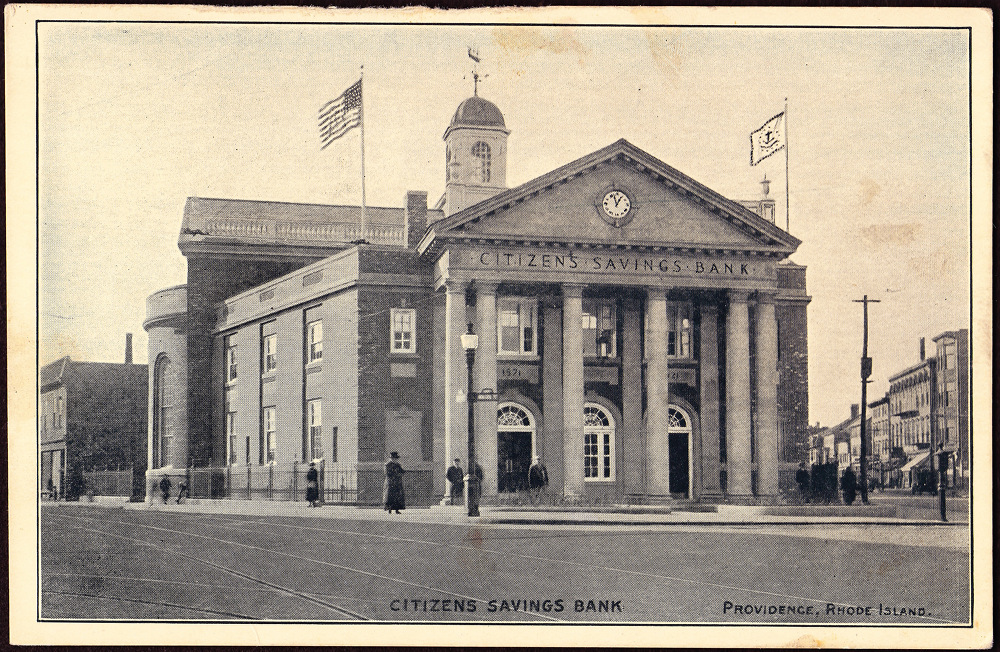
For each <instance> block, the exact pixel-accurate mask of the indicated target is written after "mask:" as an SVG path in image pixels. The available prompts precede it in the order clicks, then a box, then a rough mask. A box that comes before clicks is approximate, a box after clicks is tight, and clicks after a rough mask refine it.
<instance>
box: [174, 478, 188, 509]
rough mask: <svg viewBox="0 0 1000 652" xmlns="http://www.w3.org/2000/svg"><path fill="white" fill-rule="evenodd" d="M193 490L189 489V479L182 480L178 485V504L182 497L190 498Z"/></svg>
mask: <svg viewBox="0 0 1000 652" xmlns="http://www.w3.org/2000/svg"><path fill="white" fill-rule="evenodd" d="M190 497H191V492H190V491H188V483H187V480H186V479H185V480H181V483H180V484H179V485H177V504H178V505H180V504H181V498H190Z"/></svg>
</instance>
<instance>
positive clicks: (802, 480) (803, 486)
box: [795, 462, 809, 503]
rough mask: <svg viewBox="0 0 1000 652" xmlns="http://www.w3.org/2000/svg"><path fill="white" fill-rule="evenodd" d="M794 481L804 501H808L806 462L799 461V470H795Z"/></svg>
mask: <svg viewBox="0 0 1000 652" xmlns="http://www.w3.org/2000/svg"><path fill="white" fill-rule="evenodd" d="M795 482H796V484H798V485H799V494H800V495H801V496H802V500H803V501H804V502H807V503H808V502H809V471H807V470H806V463H805V462H799V470H798V471H796V472H795Z"/></svg>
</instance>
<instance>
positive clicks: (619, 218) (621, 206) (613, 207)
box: [594, 184, 637, 228]
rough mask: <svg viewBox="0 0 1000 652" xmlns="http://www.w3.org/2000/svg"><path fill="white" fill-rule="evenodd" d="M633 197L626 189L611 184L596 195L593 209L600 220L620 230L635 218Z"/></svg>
mask: <svg viewBox="0 0 1000 652" xmlns="http://www.w3.org/2000/svg"><path fill="white" fill-rule="evenodd" d="M634 197H635V195H634V194H633V193H632V191H631V190H630V189H628V188H625V187H623V186H619V185H616V184H611V185H610V186H608V187H606V188H605V189H604V190H602V191H601V192H600V194H598V195H597V198H596V200H595V201H594V208H596V209H597V214H598V215H599V216H600V218H601V219H602V220H604V221H605V222H607V223H608V224H610V225H611V226H613V227H615V228H621V227H623V226H625V225H626V224H628V223H629V222H631V221H632V218H634V217H635V212H636V208H637V206H636V203H635V199H634Z"/></svg>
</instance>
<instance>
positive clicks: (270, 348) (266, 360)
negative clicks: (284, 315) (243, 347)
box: [260, 333, 278, 374]
mask: <svg viewBox="0 0 1000 652" xmlns="http://www.w3.org/2000/svg"><path fill="white" fill-rule="evenodd" d="M260 362H261V369H262V370H263V372H264V373H265V374H267V373H271V372H273V371H274V370H275V369H277V368H278V336H277V335H276V334H273V333H272V334H271V335H265V336H264V339H263V341H262V342H261V361H260Z"/></svg>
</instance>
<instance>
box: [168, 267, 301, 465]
mask: <svg viewBox="0 0 1000 652" xmlns="http://www.w3.org/2000/svg"><path fill="white" fill-rule="evenodd" d="M315 260H317V259H316V258H304V259H293V260H289V259H280V260H253V259H250V258H249V257H222V256H204V255H194V254H189V255H188V257H187V265H188V275H187V302H188V303H187V310H188V316H187V318H188V328H187V352H188V358H187V365H188V367H187V368H188V374H187V395H188V401H187V421H188V441H189V453H190V455H191V456H192V457H193V458H194V459H195V463H196V464H206V463H207V462H208V460H209V459H210V458H211V457H212V437H211V426H212V417H211V415H212V411H213V406H212V401H211V396H212V392H211V374H212V360H211V357H212V338H211V331H212V328H213V327H214V326H215V321H216V315H215V304H216V303H218V302H219V301H222V300H223V299H225V298H227V297H230V296H232V295H234V294H238V293H240V292H243V291H244V290H248V289H250V288H252V287H255V286H258V285H260V284H262V283H265V282H267V281H269V280H272V279H274V278H277V277H279V276H282V275H284V274H287V273H289V272H291V271H294V270H296V269H299V268H300V267H303V266H305V265H307V264H308V263H311V262H315Z"/></svg>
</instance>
